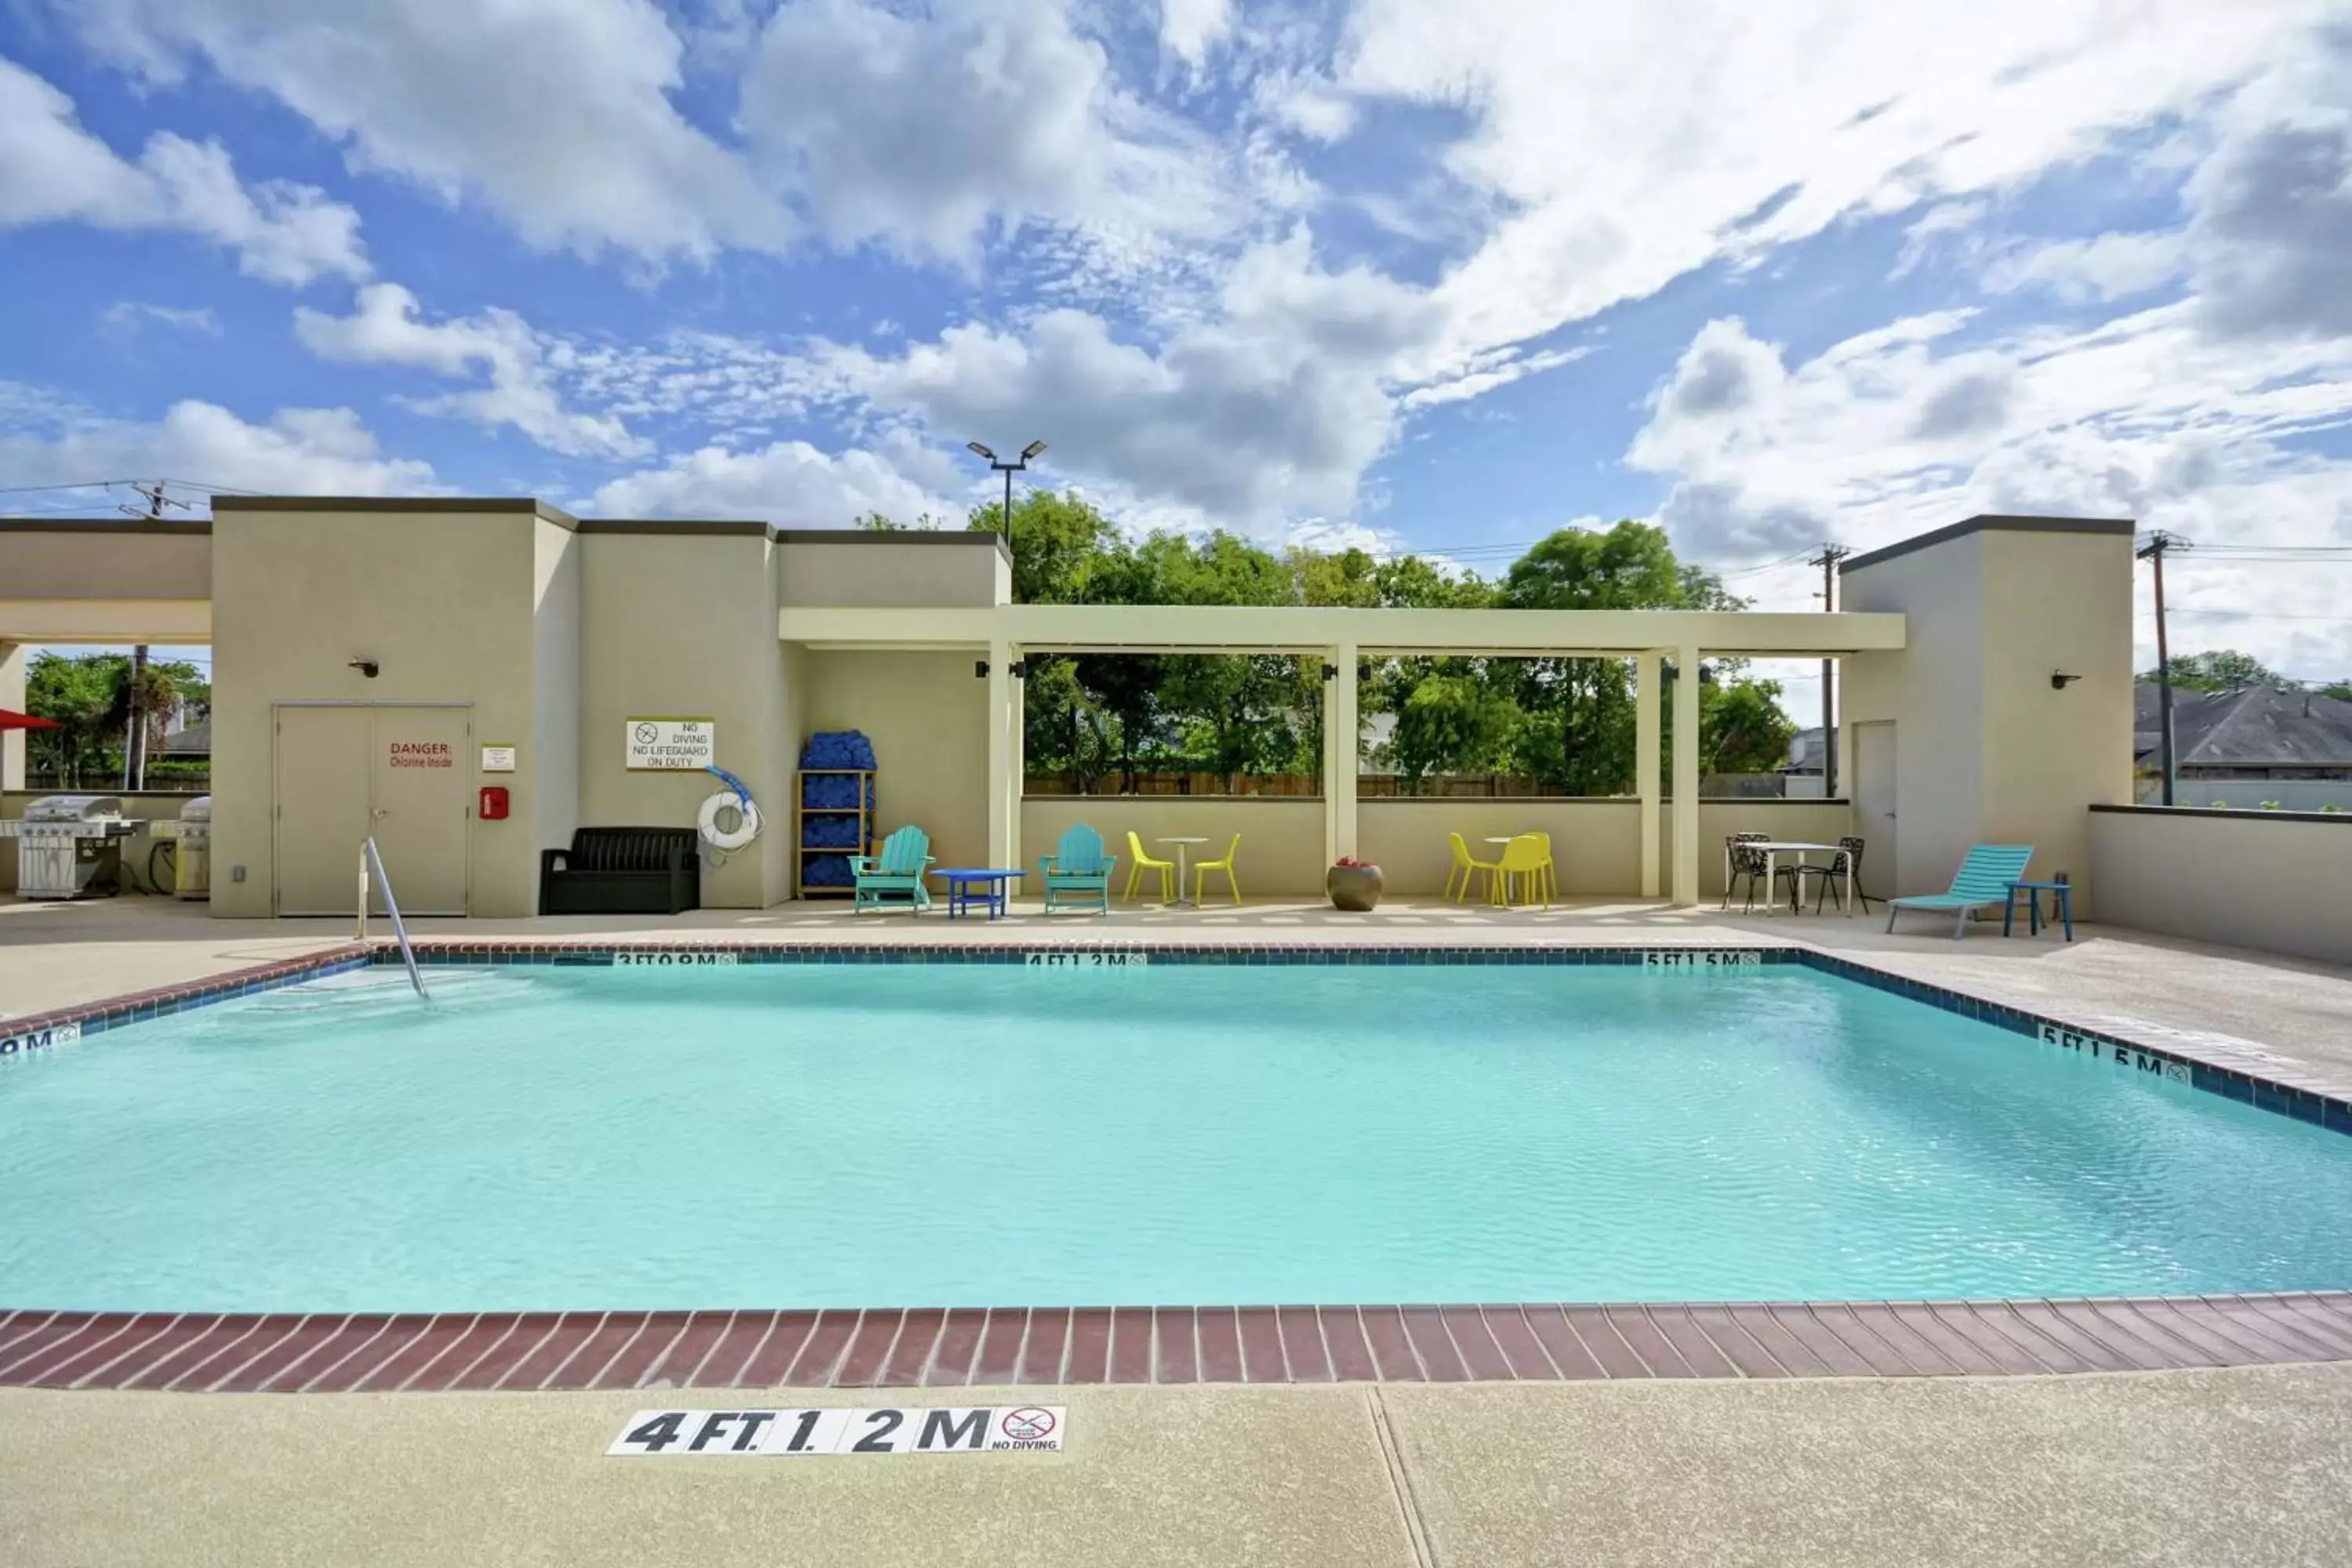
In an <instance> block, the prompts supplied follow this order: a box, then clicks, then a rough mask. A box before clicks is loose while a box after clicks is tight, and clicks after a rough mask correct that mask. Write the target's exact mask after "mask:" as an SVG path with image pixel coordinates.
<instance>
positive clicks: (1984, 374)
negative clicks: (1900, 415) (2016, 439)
mask: <svg viewBox="0 0 2352 1568" xmlns="http://www.w3.org/2000/svg"><path fill="white" fill-rule="evenodd" d="M2016 393H2017V377H2016V374H2015V373H2014V372H2013V371H2012V369H2011V367H2010V365H2008V364H2007V363H2003V362H2000V361H1999V360H1995V361H1993V362H1992V363H1990V364H1989V365H1988V366H1986V367H1984V368H1961V369H1956V370H1955V371H1954V372H1953V374H1949V375H1948V376H1947V377H1946V378H1945V380H1944V383H1943V384H1942V385H1940V386H1938V387H1937V388H1936V389H1935V390H1934V391H1933V392H1931V393H1929V394H1928V395H1927V401H1926V402H1925V403H1923V404H1921V405H1919V414H1918V416H1917V417H1916V418H1915V419H1914V420H1912V422H1911V434H1912V435H1913V436H1914V437H1916V438H1917V439H1919V440H1922V441H1947V440H1950V439H1952V438H1954V437H1961V436H1985V435H1990V434H1991V433H1993V432H1995V431H1997V430H1999V429H2000V427H2001V426H2003V425H2004V424H2006V423H2007V422H2008V418H2009V410H2010V405H2011V400H2012V399H2013V398H2014V397H2015V395H2016Z"/></svg>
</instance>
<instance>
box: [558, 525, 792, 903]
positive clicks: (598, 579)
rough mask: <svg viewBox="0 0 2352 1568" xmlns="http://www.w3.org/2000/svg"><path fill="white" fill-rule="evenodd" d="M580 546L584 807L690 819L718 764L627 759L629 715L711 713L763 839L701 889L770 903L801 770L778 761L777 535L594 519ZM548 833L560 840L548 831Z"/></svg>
mask: <svg viewBox="0 0 2352 1568" xmlns="http://www.w3.org/2000/svg"><path fill="white" fill-rule="evenodd" d="M574 548H575V549H576V551H577V552H578V553H579V555H580V598H581V633H580V639H579V640H580V723H579V731H578V741H579V744H578V751H577V767H578V770H579V775H578V776H579V780H580V785H579V788H580V821H581V823H582V824H583V825H585V826H604V827H617V826H653V827H692V826H694V824H695V815H696V813H697V812H698V810H699V809H700V808H701V805H702V802H703V800H704V799H705V798H706V797H707V796H709V795H711V794H712V793H713V792H714V791H716V790H719V789H721V788H724V787H725V786H724V785H722V784H719V781H718V780H717V779H715V778H713V777H711V776H710V775H709V773H702V772H699V771H696V772H692V773H684V772H681V773H632V772H630V771H629V769H628V767H627V765H626V763H627V745H626V741H627V735H626V729H625V725H626V721H628V720H629V719H631V718H646V717H659V718H708V719H710V720H712V721H715V722H716V723H717V725H718V731H719V747H718V752H719V766H720V767H723V768H725V769H727V770H728V771H729V772H730V773H735V774H736V775H738V776H739V777H740V778H741V779H742V780H743V782H744V783H745V784H749V785H751V796H752V798H753V799H754V800H755V801H757V802H758V803H759V805H760V809H761V816H763V817H764V818H765V821H766V829H765V832H764V833H763V835H762V839H761V842H760V843H758V844H755V845H754V846H753V847H751V848H749V849H745V850H741V851H739V852H737V853H736V854H735V855H734V856H732V857H730V858H729V859H728V861H727V862H726V864H724V865H721V866H717V867H714V866H712V865H710V864H709V859H708V858H707V857H706V858H705V862H704V865H703V869H702V901H703V902H704V903H705V904H706V905H708V906H709V907H711V908H713V909H761V908H764V907H765V906H766V905H768V904H769V903H771V902H773V901H775V900H777V899H779V898H781V897H782V890H781V889H778V888H776V887H775V886H774V883H773V876H774V866H775V862H776V853H777V845H776V843H775V840H778V839H789V837H790V836H791V833H792V781H791V779H790V778H789V777H788V776H785V774H784V773H783V772H782V769H781V767H780V757H781V752H782V745H783V741H782V736H783V724H784V719H785V714H784V701H783V693H782V670H783V666H782V659H781V658H779V656H778V653H777V645H776V640H775V625H776V611H775V559H774V554H775V548H776V547H775V546H774V545H773V544H772V543H771V542H769V540H768V539H767V538H766V536H765V533H764V531H761V530H757V529H752V530H745V531H732V532H688V531H683V530H680V531H667V532H665V531H661V530H660V529H659V528H658V526H657V525H646V526H645V527H644V528H642V529H637V530H633V531H624V532H615V531H605V530H602V529H597V530H591V531H583V532H582V533H581V535H580V536H579V542H578V543H577V545H576V546H575V547H574ZM548 847H551V848H552V847H555V846H554V845H553V844H552V843H551V844H550V845H549V846H548Z"/></svg>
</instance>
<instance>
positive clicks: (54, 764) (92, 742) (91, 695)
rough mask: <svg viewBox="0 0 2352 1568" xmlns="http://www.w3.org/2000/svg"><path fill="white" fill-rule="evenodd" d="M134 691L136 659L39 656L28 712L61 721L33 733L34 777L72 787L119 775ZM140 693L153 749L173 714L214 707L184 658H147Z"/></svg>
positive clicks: (29, 755)
mask: <svg viewBox="0 0 2352 1568" xmlns="http://www.w3.org/2000/svg"><path fill="white" fill-rule="evenodd" d="M141 690H142V709H143V710H144V711H145V713H146V715H147V723H148V731H147V732H148V741H149V743H150V745H151V747H152V746H155V745H157V744H159V743H160V742H162V740H163V730H164V726H165V725H166V724H168V723H169V722H170V721H171V717H172V715H173V712H175V711H177V710H181V709H183V708H186V709H195V710H202V709H203V708H205V706H207V705H208V704H209V703H210V702H211V701H212V687H211V686H210V685H209V684H208V683H207V682H206V681H205V674H204V671H202V670H200V669H198V668H196V667H195V666H194V665H193V664H189V663H187V662H185V661H184V660H180V659H151V660H149V661H148V665H147V670H146V674H145V676H144V677H143V685H142V689H141ZM25 707H26V711H28V712H30V713H31V714H32V715H33V716H34V717H35V718H37V719H54V720H56V721H57V723H58V728H56V729H54V730H34V731H28V732H27V734H26V761H27V763H29V765H30V767H31V769H32V771H33V772H35V773H38V774H41V775H43V776H46V777H51V778H54V779H56V780H57V782H58V783H59V784H64V785H66V786H68V788H71V787H75V786H78V785H80V784H84V783H87V782H89V781H90V780H92V779H93V778H104V777H105V776H106V775H109V774H119V773H120V772H121V756H122V746H123V742H125V741H126V740H127V739H129V729H130V723H131V660H130V658H128V657H127V656H125V655H123V654H119V653H93V654H84V655H81V656H80V657H79V658H67V657H66V656H64V655H63V654H57V653H42V654H37V655H35V656H34V658H33V663H32V668H30V669H28V670H26V677H25Z"/></svg>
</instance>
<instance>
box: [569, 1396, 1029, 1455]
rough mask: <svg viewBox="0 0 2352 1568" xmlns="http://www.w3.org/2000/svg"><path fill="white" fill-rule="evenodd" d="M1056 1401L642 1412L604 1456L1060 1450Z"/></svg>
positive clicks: (948, 1452)
mask: <svg viewBox="0 0 2352 1568" xmlns="http://www.w3.org/2000/svg"><path fill="white" fill-rule="evenodd" d="M1068 1427H1069V1412H1068V1411H1067V1409H1066V1408H1065V1407H1064V1406H1062V1405H1016V1406H1013V1407H1009V1408H1008V1407H1006V1406H1003V1405H945V1406H934V1407H929V1408H924V1409H911V1410H910V1409H906V1408H903V1407H901V1408H892V1409H883V1410H848V1409H838V1408H836V1409H825V1410H640V1411H638V1412H637V1413H636V1414H635V1415H632V1416H630V1417H629V1419H628V1421H627V1422H626V1423H625V1425H624V1426H622V1427H621V1435H620V1436H617V1437H615V1438H614V1439H613V1446H612V1447H609V1448H607V1449H605V1450H604V1452H605V1453H606V1454H607V1455H618V1456H622V1457H625V1458H672V1457H675V1456H677V1455H681V1454H688V1455H691V1454H701V1455H706V1456H709V1457H711V1458H801V1457H803V1456H814V1455H818V1454H1002V1453H1046V1454H1058V1453H1060V1452H1061V1451H1062V1437H1063V1434H1064V1433H1065V1432H1066V1431H1067V1430H1068Z"/></svg>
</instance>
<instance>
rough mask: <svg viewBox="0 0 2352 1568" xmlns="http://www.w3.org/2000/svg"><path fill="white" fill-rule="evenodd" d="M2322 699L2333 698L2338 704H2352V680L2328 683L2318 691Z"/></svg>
mask: <svg viewBox="0 0 2352 1568" xmlns="http://www.w3.org/2000/svg"><path fill="white" fill-rule="evenodd" d="M2319 694H2320V695H2321V696H2322V697H2333V698H2334V699H2336V701H2338V702H2352V680H2335V681H2330V682H2329V683H2328V684H2326V686H2323V687H2321V688H2320V689H2319Z"/></svg>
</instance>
